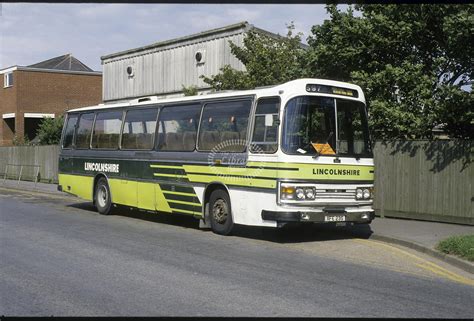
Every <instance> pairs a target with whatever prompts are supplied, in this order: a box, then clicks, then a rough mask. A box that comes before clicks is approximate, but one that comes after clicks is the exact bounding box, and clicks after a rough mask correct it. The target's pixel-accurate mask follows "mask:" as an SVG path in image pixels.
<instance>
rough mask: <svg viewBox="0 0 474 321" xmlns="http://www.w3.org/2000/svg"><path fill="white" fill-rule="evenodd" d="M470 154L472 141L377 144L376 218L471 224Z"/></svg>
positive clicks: (472, 172)
mask: <svg viewBox="0 0 474 321" xmlns="http://www.w3.org/2000/svg"><path fill="white" fill-rule="evenodd" d="M472 154H473V150H472V141H446V140H440V141H431V142H430V141H395V142H391V143H387V144H384V143H381V142H377V143H376V144H375V148H374V158H375V204H374V207H375V209H376V212H377V214H378V215H380V216H387V217H399V218H414V219H422V220H430V221H438V222H450V223H462V224H470V225H474V207H473V205H474V204H473V201H474V197H473V190H472V185H473V182H474V168H473V166H471V164H470V163H471V157H472Z"/></svg>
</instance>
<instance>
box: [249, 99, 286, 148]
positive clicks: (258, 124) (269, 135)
mask: <svg viewBox="0 0 474 321" xmlns="http://www.w3.org/2000/svg"><path fill="white" fill-rule="evenodd" d="M279 109H280V99H279V98H278V97H271V98H261V99H259V100H258V103H257V109H256V111H255V123H254V128H253V137H252V144H251V148H250V150H251V151H252V152H253V153H274V152H276V151H277V149H278V140H277V138H278V111H279Z"/></svg>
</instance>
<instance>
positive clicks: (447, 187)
mask: <svg viewBox="0 0 474 321" xmlns="http://www.w3.org/2000/svg"><path fill="white" fill-rule="evenodd" d="M58 153H59V148H58V146H19V147H0V179H1V178H3V177H4V174H5V168H6V167H7V176H8V177H9V178H16V179H18V175H19V170H20V167H18V166H7V164H12V165H39V166H40V167H39V176H40V177H39V181H42V182H52V183H57V180H58V173H57V169H58ZM472 154H473V149H472V142H471V141H432V142H430V141H395V142H391V143H382V142H377V143H376V144H375V147H374V157H375V204H374V207H375V209H376V213H377V215H379V216H386V217H398V218H413V219H421V220H430V221H438V222H450V223H461V224H470V225H474V206H473V205H474V204H473V201H474V197H473V191H472V185H473V182H474V169H473V166H471V164H470V163H471V157H472ZM36 169H37V167H33V166H29V167H24V168H23V172H22V177H23V178H24V179H29V180H34V175H35V172H34V171H35V170H36Z"/></svg>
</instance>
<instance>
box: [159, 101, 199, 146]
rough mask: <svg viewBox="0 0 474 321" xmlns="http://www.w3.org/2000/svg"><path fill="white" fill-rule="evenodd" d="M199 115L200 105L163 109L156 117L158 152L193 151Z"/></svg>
mask: <svg viewBox="0 0 474 321" xmlns="http://www.w3.org/2000/svg"><path fill="white" fill-rule="evenodd" d="M200 114H201V106H200V105H187V106H183V105H181V106H167V107H163V109H162V110H161V112H160V115H159V117H158V118H159V129H158V145H157V148H158V150H161V151H193V150H194V149H195V146H196V134H197V129H198V124H199V116H200Z"/></svg>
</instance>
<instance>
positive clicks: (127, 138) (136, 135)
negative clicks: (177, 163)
mask: <svg viewBox="0 0 474 321" xmlns="http://www.w3.org/2000/svg"><path fill="white" fill-rule="evenodd" d="M157 113H158V109H157V108H149V109H137V110H129V111H127V114H126V115H125V121H124V124H123V132H122V145H121V146H122V149H152V148H153V141H154V137H155V130H156V115H157Z"/></svg>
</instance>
